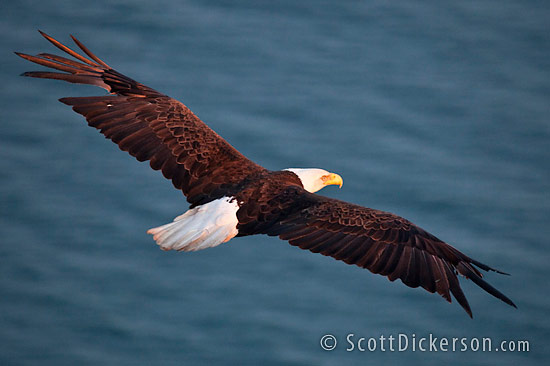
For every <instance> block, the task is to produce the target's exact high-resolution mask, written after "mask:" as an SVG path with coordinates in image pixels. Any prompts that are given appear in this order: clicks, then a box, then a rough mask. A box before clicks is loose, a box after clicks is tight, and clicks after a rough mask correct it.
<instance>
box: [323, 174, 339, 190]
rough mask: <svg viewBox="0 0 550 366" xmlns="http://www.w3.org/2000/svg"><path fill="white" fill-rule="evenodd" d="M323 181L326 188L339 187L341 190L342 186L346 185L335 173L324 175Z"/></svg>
mask: <svg viewBox="0 0 550 366" xmlns="http://www.w3.org/2000/svg"><path fill="white" fill-rule="evenodd" d="M321 180H322V181H323V185H325V186H338V187H339V188H342V185H343V184H344V180H343V179H342V177H341V176H339V175H338V174H334V173H330V174H327V175H323V176H322V177H321Z"/></svg>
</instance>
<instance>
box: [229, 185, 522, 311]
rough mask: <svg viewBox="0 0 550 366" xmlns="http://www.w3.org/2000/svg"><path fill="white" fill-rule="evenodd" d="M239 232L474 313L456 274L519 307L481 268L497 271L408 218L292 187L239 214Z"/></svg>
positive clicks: (249, 205)
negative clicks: (398, 283)
mask: <svg viewBox="0 0 550 366" xmlns="http://www.w3.org/2000/svg"><path fill="white" fill-rule="evenodd" d="M237 217H238V219H239V223H240V224H239V226H238V229H239V233H242V235H251V234H267V235H272V236H279V237H280V238H281V239H283V240H288V241H289V243H290V244H292V245H295V246H298V247H300V248H302V249H308V250H310V251H312V252H314V253H321V254H323V255H326V256H331V257H333V258H335V259H338V260H341V261H344V262H346V263H348V264H355V265H357V266H359V267H363V268H366V269H368V270H370V271H371V272H373V273H377V274H381V275H383V276H387V277H388V278H389V280H390V281H395V280H396V279H400V280H401V281H402V282H403V283H404V284H405V285H407V286H410V287H418V286H421V287H423V288H424V289H426V290H427V291H429V292H431V293H433V292H437V293H439V294H440V295H441V296H443V297H444V298H445V299H446V300H447V301H449V302H451V296H450V294H453V296H454V297H455V298H456V300H457V301H458V303H459V304H460V305H461V306H462V307H463V308H464V310H466V312H467V313H468V314H469V315H470V316H472V311H471V309H470V305H469V304H468V301H467V300H466V296H465V295H464V293H463V292H462V289H461V288H460V284H459V281H458V276H457V275H458V274H460V275H463V276H465V277H467V278H469V279H471V280H472V281H473V282H474V283H475V284H477V285H478V286H480V287H481V288H482V289H484V290H485V291H487V292H488V293H490V294H491V295H493V296H495V297H497V298H498V299H500V300H502V301H504V302H505V303H507V304H509V305H511V306H514V307H516V305H515V304H514V303H513V302H512V300H510V299H509V298H508V297H506V296H505V295H504V294H502V293H501V292H500V291H498V290H497V289H495V288H494V287H493V286H491V285H490V284H488V283H487V282H486V281H485V280H484V279H483V278H482V274H481V272H480V271H479V270H478V269H476V268H475V267H474V266H477V267H479V268H481V269H482V270H485V271H496V272H499V273H503V272H500V271H497V270H495V269H494V268H491V267H489V266H487V265H485V264H483V263H480V262H478V261H476V260H474V259H472V258H470V257H468V256H467V255H465V254H463V253H461V252H460V251H458V250H457V249H455V248H453V247H452V246H450V245H449V244H447V243H445V242H443V241H442V240H440V239H438V238H436V237H435V236H433V235H431V234H430V233H428V232H426V231H425V230H423V229H421V228H420V227H418V226H416V225H414V224H413V223H411V222H410V221H408V220H406V219H404V218H402V217H399V216H397V215H394V214H392V213H388V212H383V211H379V210H374V209H371V208H366V207H362V206H358V205H354V204H351V203H348V202H343V201H339V200H336V199H331V198H327V197H323V196H319V195H316V194H312V193H308V192H306V191H304V190H303V189H301V188H299V187H288V188H287V189H286V190H285V191H284V192H283V193H282V194H279V195H277V196H276V197H271V198H270V200H269V201H268V202H251V203H249V204H248V205H247V206H244V207H241V210H240V212H238V213H237Z"/></svg>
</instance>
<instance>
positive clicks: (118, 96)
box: [16, 32, 265, 206]
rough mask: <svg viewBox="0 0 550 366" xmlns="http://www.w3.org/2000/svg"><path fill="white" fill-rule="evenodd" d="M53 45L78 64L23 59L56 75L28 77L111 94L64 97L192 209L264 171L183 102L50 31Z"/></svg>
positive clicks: (38, 73)
mask: <svg viewBox="0 0 550 366" xmlns="http://www.w3.org/2000/svg"><path fill="white" fill-rule="evenodd" d="M41 34H42V35H43V36H44V37H45V38H46V39H47V40H48V41H50V42H51V43H52V44H53V45H54V46H56V47H57V48H59V49H60V50H62V51H64V52H65V53H67V54H68V55H70V56H72V57H74V58H75V59H76V60H73V59H69V58H66V57H63V56H57V55H53V54H49V53H41V54H38V55H36V56H31V55H27V54H24V53H19V52H16V54H17V55H18V56H21V57H22V58H24V59H26V60H29V61H32V62H34V63H37V64H39V65H42V66H46V67H49V68H51V69H54V70H56V71H30V72H25V73H23V75H24V76H30V77H36V78H43V79H56V80H63V81H67V82H70V83H77V84H89V85H96V86H99V87H101V88H104V89H106V90H107V91H109V92H110V95H104V96H94V97H75V98H61V99H60V101H61V102H63V103H65V104H68V105H70V106H72V107H73V110H74V111H75V112H77V113H80V114H81V115H83V116H84V117H85V118H86V120H87V121H88V124H89V125H90V126H91V127H94V128H96V129H98V130H99V131H100V132H101V133H102V134H103V135H104V136H105V137H106V138H108V139H110V140H111V141H113V142H114V143H116V144H117V145H118V146H119V147H120V149H121V150H123V151H127V152H128V153H129V154H130V155H132V156H134V157H135V158H136V159H137V160H139V161H147V160H148V161H149V162H150V165H151V168H153V169H155V170H160V171H162V174H163V175H164V176H165V177H166V178H168V179H170V180H171V181H172V183H173V184H174V186H175V187H176V188H178V189H181V190H182V192H183V194H185V196H186V197H187V200H188V201H189V202H190V203H191V205H192V206H196V205H201V204H204V203H207V202H209V201H212V200H214V199H218V198H221V197H223V196H226V195H229V194H230V193H231V192H232V191H235V190H236V189H238V187H239V184H240V183H241V182H242V181H243V180H245V179H246V178H247V177H249V176H252V175H254V174H260V173H261V172H263V171H264V170H265V169H264V168H263V167H261V166H259V165H258V164H256V163H254V162H253V161H251V160H249V159H247V158H246V157H245V156H243V155H242V154H241V153H240V152H239V151H238V150H237V149H235V148H234V147H233V146H231V145H230V144H229V143H228V142H227V141H225V140H224V139H223V138H222V137H221V136H219V135H218V134H217V133H216V132H214V131H213V130H212V129H210V127H208V126H207V125H206V124H205V123H204V122H203V121H201V120H200V119H199V118H198V117H197V116H196V115H195V114H194V113H193V112H192V111H191V110H190V109H189V108H187V106H185V105H184V104H183V103H181V102H179V101H177V100H175V99H173V98H170V97H169V96H167V95H164V94H162V93H160V92H158V91H156V90H154V89H152V88H150V87H148V86H146V85H143V84H141V83H139V82H137V81H135V80H133V79H131V78H129V77H127V76H126V75H123V74H121V73H120V72H118V71H116V70H114V69H113V68H111V67H110V66H109V65H107V64H106V63H105V62H103V61H102V60H100V59H99V58H98V57H97V56H95V55H94V54H93V53H92V52H90V50H88V49H87V48H86V47H85V46H84V45H83V44H82V43H81V42H80V41H78V40H77V39H76V38H74V37H72V36H71V37H72V38H73V40H74V42H75V43H76V45H77V46H78V47H79V48H80V49H81V50H82V51H83V52H84V53H85V54H86V55H87V56H88V57H89V58H87V57H85V56H83V55H81V54H79V53H77V52H75V51H74V50H72V49H70V48H69V47H67V46H65V45H64V44H62V43H60V42H59V41H57V40H55V39H53V38H52V37H50V36H48V35H47V34H45V33H42V32H41Z"/></svg>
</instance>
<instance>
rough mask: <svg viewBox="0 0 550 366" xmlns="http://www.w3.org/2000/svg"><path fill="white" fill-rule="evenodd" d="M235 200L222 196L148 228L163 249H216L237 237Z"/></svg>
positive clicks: (236, 206) (148, 232)
mask: <svg viewBox="0 0 550 366" xmlns="http://www.w3.org/2000/svg"><path fill="white" fill-rule="evenodd" d="M238 209H239V205H238V204H237V202H236V200H235V199H232V198H230V197H223V198H220V199H217V200H215V201H212V202H209V203H207V204H204V205H201V206H198V207H195V208H192V209H190V210H188V211H187V212H185V213H184V214H182V215H180V216H178V217H176V218H175V219H174V221H173V222H171V223H169V224H166V225H162V226H159V227H155V228H152V229H149V230H148V231H147V234H152V235H153V239H155V241H156V242H157V244H158V245H159V246H160V247H161V249H163V250H172V249H174V250H183V251H195V250H201V249H206V248H211V247H215V246H217V245H220V244H221V243H225V242H226V241H229V240H231V239H232V238H233V237H235V235H237V234H238V231H237V224H238V223H239V221H238V220H237V210H238Z"/></svg>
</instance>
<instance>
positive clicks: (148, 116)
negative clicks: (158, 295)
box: [17, 32, 515, 316]
mask: <svg viewBox="0 0 550 366" xmlns="http://www.w3.org/2000/svg"><path fill="white" fill-rule="evenodd" d="M41 34H42V35H43V36H44V37H45V38H46V39H47V40H48V41H50V42H51V43H52V44H53V45H54V46H56V47H57V48H59V49H61V50H62V51H64V52H66V53H68V54H69V55H71V56H73V57H74V58H75V59H76V60H77V61H74V60H71V59H68V58H65V57H61V56H56V55H52V54H48V53H41V54H39V55H37V56H30V55H26V54H22V53H17V55H19V56H21V57H23V58H24V59H26V60H29V61H32V62H34V63H37V64H40V65H43V66H46V67H49V68H53V69H56V70H58V71H61V72H44V71H33V72H26V73H24V74H23V75H24V76H31V77H37V78H46V79H58V80H64V81H68V82H71V83H79V84H90V85H96V86H100V87H102V88H104V89H106V90H107V91H109V92H110V95H106V96H96V97H77V98H61V99H60V101H61V102H63V103H65V104H67V105H70V106H72V107H73V110H74V111H76V112H77V113H80V114H81V115H83V116H84V117H85V118H86V120H87V121H88V124H89V125H90V126H92V127H94V128H97V129H98V130H99V131H100V132H101V133H102V134H103V135H105V137H106V138H109V139H110V140H112V141H113V142H114V143H116V144H117V145H118V146H119V147H120V149H121V150H123V151H127V152H128V153H129V154H130V155H132V156H134V157H135V158H136V159H137V160H139V161H149V162H150V165H151V167H152V168H153V169H155V170H161V171H162V174H163V175H164V176H165V177H166V178H168V179H170V180H171V181H172V183H173V184H174V186H175V187H176V188H177V189H180V190H181V191H182V192H183V193H184V195H185V196H186V197H187V200H188V201H189V203H190V204H191V207H190V208H191V210H190V211H188V213H186V214H185V215H182V216H186V215H187V216H189V215H190V216H193V215H195V213H196V211H195V209H194V208H195V207H200V206H202V205H204V207H205V210H204V211H206V207H208V204H209V203H211V202H214V201H216V202H217V201H220V202H221V200H223V199H225V198H227V200H226V201H224V202H225V203H220V204H221V205H223V204H226V205H231V204H236V205H237V207H236V211H235V214H234V215H233V216H236V218H235V224H236V230H237V231H235V233H233V234H230V235H229V234H228V236H227V238H224V241H227V240H229V239H231V237H233V236H235V235H236V236H246V235H254V234H267V235H271V236H278V237H280V238H281V239H283V240H287V241H289V243H290V244H292V245H295V246H298V247H300V248H302V249H307V250H310V251H311V252H314V253H321V254H323V255H326V256H331V257H333V258H335V259H338V260H341V261H344V262H345V263H348V264H355V265H357V266H360V267H363V268H366V269H368V270H370V271H371V272H373V273H377V274H381V275H383V276H387V277H388V278H389V279H390V281H394V280H396V279H400V280H401V281H402V282H403V283H404V284H405V285H407V286H410V287H419V286H420V287H423V288H424V289H426V290H427V291H429V292H432V293H433V292H437V293H438V294H440V295H441V296H443V297H444V298H445V299H446V300H447V301H449V302H451V294H452V295H453V296H454V297H455V298H456V300H457V301H458V303H459V304H460V305H461V306H462V307H463V308H464V309H465V310H466V312H467V313H468V314H469V315H470V316H472V312H471V310H470V306H469V304H468V301H467V300H466V297H465V296H464V293H463V292H462V290H461V288H460V284H459V281H458V276H457V275H458V274H460V275H463V276H465V277H467V278H469V279H471V280H472V281H473V282H474V283H476V284H477V285H478V286H480V287H481V288H483V289H484V290H485V291H487V292H488V293H490V294H491V295H493V296H495V297H497V298H499V299H500V300H502V301H504V302H505V303H507V304H509V305H511V306H514V307H515V305H514V303H513V302H512V301H511V300H510V299H509V298H507V297H506V296H505V295H503V294H502V293H501V292H499V291H498V290H496V289H495V288H494V287H492V286H491V285H489V284H488V283H487V282H485V280H483V279H482V274H481V272H480V271H479V270H478V269H476V267H475V266H477V267H479V268H480V269H482V270H485V271H496V270H495V269H493V268H491V267H489V266H487V265H485V264H482V263H480V262H478V261H475V260H473V259H472V258H470V257H468V256H466V255H465V254H463V253H461V252H460V251H458V250H457V249H455V248H453V247H452V246H450V245H448V244H446V243H445V242H443V241H441V240H439V239H438V238H436V237H435V236H433V235H431V234H429V233H428V232H426V231H424V230H422V229H421V228H419V227H418V226H416V225H414V224H412V223H411V222H409V221H407V220H406V219H403V218H401V217H399V216H396V215H394V214H391V213H387V212H383V211H378V210H374V209H370V208H366V207H361V206H357V205H353V204H350V203H347V202H342V201H338V200H335V199H330V198H326V197H323V196H319V195H316V194H313V193H311V192H314V191H316V190H318V189H320V188H316V189H314V190H309V189H308V190H309V191H308V190H306V189H304V187H306V182H305V181H304V178H303V176H300V174H299V173H296V172H295V171H288V170H285V171H269V170H267V169H265V168H263V167H261V166H259V165H257V164H255V163H254V162H252V161H250V160H248V159H247V158H246V157H244V156H243V155H242V154H241V153H240V152H239V151H237V150H236V149H235V148H234V147H232V146H231V145H230V144H229V143H227V142H226V141H225V140H224V139H223V138H221V137H220V136H219V135H218V134H216V133H215V132H214V131H213V130H211V129H210V128H209V127H208V126H207V125H206V124H204V123H203V122H202V121H201V120H200V119H199V118H198V117H197V116H195V114H193V112H191V111H190V110H189V109H188V108H187V107H186V106H185V105H184V104H182V103H180V102H178V101H177V100H175V99H172V98H170V97H168V96H166V95H164V94H161V93H159V92H157V91H155V90H153V89H151V88H149V87H147V86H145V85H143V84H140V83H138V82H136V81H135V80H132V79H130V78H128V77H127V76H124V75H122V74H120V73H118V72H117V71H115V70H113V69H112V68H111V67H109V66H108V65H107V64H106V63H105V62H103V61H101V60H100V59H99V58H97V57H96V56H95V55H93V54H92V53H91V52H90V51H89V50H88V49H87V48H86V47H84V46H83V45H82V43H80V42H79V41H78V40H77V39H76V38H74V37H72V36H71V37H72V39H73V40H74V42H75V43H76V44H77V46H78V47H79V48H80V49H81V50H82V51H83V52H84V53H85V54H86V55H87V56H88V57H89V59H88V58H86V57H85V56H82V55H80V54H78V53H77V52H75V51H73V50H71V49H69V48H68V47H66V46H65V45H63V44H61V43H59V42H58V41H56V40H54V39H53V38H51V37H49V36H48V35H46V34H44V33H42V32H41ZM333 175H334V174H333ZM326 177H327V176H326V175H325V176H323V177H322V178H323V179H326ZM338 178H339V176H338ZM339 182H340V184H341V180H340V181H339ZM326 184H336V183H334V182H332V183H326ZM306 188H307V187H306ZM321 188H322V187H321ZM216 207H217V206H216ZM208 215H210V214H208ZM197 217H198V216H197ZM177 220H180V218H177V219H176V221H177ZM181 220H185V218H184V219H181ZM176 221H175V223H173V224H167V225H165V226H170V225H176ZM233 225H234V224H233ZM230 226H231V225H230ZM230 229H231V228H230ZM232 229H233V230H234V229H235V228H234V227H233V228H232ZM177 230H180V229H179V228H177V227H175V228H170V229H165V228H163V227H160V228H156V229H152V233H155V240H157V241H158V242H159V245H161V244H160V243H161V242H162V240H166V238H167V237H168V238H169V237H170V235H174V233H176V234H177V235H180V237H181V236H183V235H184V234H185V233H181V231H177ZM157 235H158V237H157ZM224 235H225V234H224ZM176 239H177V238H176ZM176 239H174V240H173V241H172V242H171V244H170V245H173V244H174V243H176V244H177V243H178V242H177V240H180V239H177V240H176ZM181 240H183V239H181ZM181 240H180V241H181ZM188 240H191V239H188ZM193 240H194V241H191V242H189V241H188V242H185V245H183V244H182V245H180V246H179V247H178V246H172V247H171V246H168V249H172V248H174V249H178V250H198V249H202V248H203V247H208V246H215V245H218V244H219V243H220V242H221V240H217V241H215V242H212V243H209V244H207V245H205V246H203V247H200V246H199V245H198V244H197V240H198V239H196V238H195V239H193ZM201 240H203V239H201ZM201 243H202V242H201ZM180 244H181V243H180ZM163 248H164V247H163ZM165 249H166V248H165ZM496 272H499V271H496ZM499 273H502V272H499Z"/></svg>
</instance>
